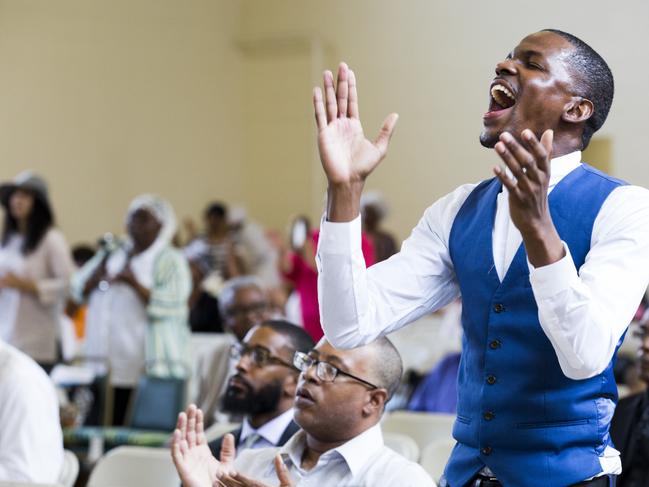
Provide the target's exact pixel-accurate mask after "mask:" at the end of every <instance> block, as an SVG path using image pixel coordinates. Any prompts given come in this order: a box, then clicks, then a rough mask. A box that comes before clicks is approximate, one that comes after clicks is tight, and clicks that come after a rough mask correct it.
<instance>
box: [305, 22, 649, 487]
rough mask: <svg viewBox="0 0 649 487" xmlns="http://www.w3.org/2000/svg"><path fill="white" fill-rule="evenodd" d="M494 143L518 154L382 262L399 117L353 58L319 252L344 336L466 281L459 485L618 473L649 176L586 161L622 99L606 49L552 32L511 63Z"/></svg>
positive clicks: (648, 265)
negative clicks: (617, 438) (617, 173)
mask: <svg viewBox="0 0 649 487" xmlns="http://www.w3.org/2000/svg"><path fill="white" fill-rule="evenodd" d="M495 72H496V76H495V78H494V80H493V82H492V83H491V85H490V87H489V94H490V97H489V108H488V111H487V113H485V115H484V117H483V130H482V133H481V134H480V142H481V144H482V145H483V146H484V147H487V148H493V149H495V152H496V154H497V155H498V157H499V158H500V159H501V160H502V162H503V163H504V166H505V168H504V169H503V168H500V167H494V169H493V172H494V176H495V177H494V178H492V179H489V180H486V181H483V182H481V183H479V184H466V185H463V186H460V187H459V188H458V189H456V190H455V191H453V192H452V193H450V194H448V195H447V196H445V197H443V198H441V199H440V200H438V201H437V202H435V203H434V204H433V205H432V206H431V207H429V208H428V209H427V210H426V211H425V213H424V216H423V217H422V219H421V220H420V222H419V224H418V225H417V226H416V227H415V229H414V230H413V232H412V234H411V236H410V237H409V238H408V239H407V240H406V241H405V242H404V244H403V246H402V249H401V252H400V253H398V254H396V255H394V256H393V257H391V258H390V259H388V260H387V261H385V262H382V263H380V264H377V265H375V266H372V267H370V268H369V269H367V270H366V269H365V267H364V266H363V265H362V256H361V252H360V243H359V242H360V233H361V221H360V217H359V205H360V199H361V193H362V190H363V186H364V183H365V180H366V178H367V177H368V176H369V175H370V174H371V172H372V171H373V170H374V169H375V168H376V166H377V165H378V164H379V162H380V161H381V160H382V159H383V158H384V156H385V154H386V151H387V148H388V143H389V140H390V137H391V136H392V133H393V131H394V127H395V124H396V121H397V115H396V114H392V115H390V116H388V117H387V118H386V120H385V121H384V123H383V126H382V128H381V130H380V133H379V136H378V137H377V139H376V140H375V141H370V140H368V139H367V138H366V137H365V135H364V133H363V129H362V126H361V123H360V120H359V108H358V96H357V87H356V76H355V74H354V72H353V71H352V70H350V69H349V68H348V67H347V65H345V64H341V65H340V67H339V69H338V76H337V80H336V81H334V76H333V74H332V73H331V72H328V71H327V72H325V74H324V94H323V92H322V90H320V88H316V89H315V90H314V95H313V103H314V109H315V118H316V123H317V128H318V149H319V152H320V158H321V161H322V165H323V168H324V171H325V174H326V176H327V179H328V202H327V208H326V214H325V217H324V218H323V221H322V224H321V234H320V245H319V249H318V253H317V256H316V262H317V265H318V269H319V282H318V286H319V300H320V306H321V319H322V325H323V328H324V331H325V335H326V337H327V339H328V340H329V341H330V342H331V343H332V344H333V345H334V346H336V347H340V348H349V347H356V346H359V345H362V344H365V343H369V342H371V341H372V340H374V339H376V337H378V336H381V335H384V334H387V333H390V332H392V331H394V330H397V329H398V328H400V327H402V326H404V325H406V324H407V323H409V322H411V321H413V320H415V319H417V318H419V317H420V316H422V315H424V314H427V313H430V312H432V311H434V310H436V309H438V308H440V307H442V306H444V305H445V304H447V303H449V302H450V301H451V300H453V299H456V298H457V297H459V296H461V297H462V300H463V303H464V308H463V316H462V324H463V330H464V343H463V345H464V346H463V353H462V359H461V364H460V372H459V378H458V380H459V383H458V396H459V398H458V413H457V420H456V422H455V426H454V429H453V435H454V438H455V439H456V440H457V444H456V446H455V448H454V450H453V452H452V454H451V457H450V460H449V462H448V464H447V466H446V470H445V478H444V479H443V481H442V483H443V484H445V485H450V486H451V487H464V486H483V487H484V486H500V485H504V486H526V487H547V486H552V487H562V486H570V485H577V484H578V485H587V486H589V487H593V486H608V485H611V484H612V483H614V481H615V479H614V476H615V475H616V474H618V473H619V472H620V470H621V466H620V459H619V453H618V452H617V450H615V448H614V445H613V443H612V442H611V439H610V436H609V426H610V420H611V416H612V413H613V410H614V408H615V403H616V401H617V391H616V386H615V380H614V377H613V366H612V364H613V361H614V357H615V353H616V352H617V348H618V346H619V343H620V341H621V338H622V337H623V334H624V332H625V330H626V328H627V325H628V323H629V322H630V321H631V318H632V317H633V315H634V313H635V310H636V309H637V306H638V303H639V302H640V298H641V296H642V294H643V293H644V291H645V289H646V288H647V284H648V282H649V225H647V222H648V221H649V192H647V191H646V190H645V189H643V188H639V187H636V186H630V185H627V184H626V183H624V182H623V181H620V180H618V179H615V178H612V177H610V176H608V175H606V174H603V173H602V172H600V171H598V170H596V169H594V168H592V167H590V166H588V165H586V164H583V163H582V162H581V151H582V150H583V149H585V148H586V146H587V145H588V143H589V141H590V138H591V136H592V135H593V133H594V132H596V131H597V130H598V129H599V128H600V127H601V126H602V124H603V123H604V121H605V119H606V117H607V115H608V112H609V108H610V106H611V103H612V100H613V76H612V74H611V71H610V69H609V68H608V66H607V64H606V62H605V61H604V60H603V59H602V58H601V56H600V55H599V54H597V53H596V52H595V51H594V50H593V49H592V48H590V47H589V46H588V45H587V44H585V43H584V42H583V41H581V40H580V39H578V38H576V37H575V36H573V35H571V34H568V33H565V32H561V31H557V30H544V31H541V32H537V33H534V34H531V35H529V36H527V37H525V38H524V39H523V40H522V41H521V42H520V43H519V44H518V45H517V46H516V47H515V49H514V50H513V51H511V52H510V53H509V54H508V55H507V56H506V58H505V59H504V60H503V61H501V62H499V63H498V64H497V65H496V69H495Z"/></svg>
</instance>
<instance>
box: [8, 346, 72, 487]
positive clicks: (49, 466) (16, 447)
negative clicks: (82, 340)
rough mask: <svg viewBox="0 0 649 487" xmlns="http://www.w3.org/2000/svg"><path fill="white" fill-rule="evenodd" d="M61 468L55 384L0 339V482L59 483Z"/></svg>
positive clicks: (59, 428)
mask: <svg viewBox="0 0 649 487" xmlns="http://www.w3.org/2000/svg"><path fill="white" fill-rule="evenodd" d="M62 468H63V437H62V434H61V423H60V420H59V404H58V400H57V397H56V392H55V390H54V384H53V383H52V381H51V380H50V378H49V377H48V376H47V374H46V373H45V372H44V371H43V369H41V367H40V366H39V365H37V364H36V362H34V361H33V360H32V359H31V358H30V357H28V356H27V355H25V354H24V353H22V352H21V351H19V350H18V349H16V348H14V347H12V346H10V345H7V344H6V343H4V342H3V341H2V340H0V480H4V481H14V482H36V483H42V484H55V483H57V482H58V479H59V475H60V473H61V469H62Z"/></svg>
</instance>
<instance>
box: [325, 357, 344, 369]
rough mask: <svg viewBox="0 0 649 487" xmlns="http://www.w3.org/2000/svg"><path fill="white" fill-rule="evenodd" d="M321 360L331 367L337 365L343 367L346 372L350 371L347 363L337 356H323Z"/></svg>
mask: <svg viewBox="0 0 649 487" xmlns="http://www.w3.org/2000/svg"><path fill="white" fill-rule="evenodd" d="M321 360H322V361H324V362H329V363H330V364H331V365H335V366H336V367H342V368H344V369H345V370H347V369H349V367H348V366H347V364H346V363H345V361H344V360H343V359H341V358H340V357H338V356H336V355H322V356H321Z"/></svg>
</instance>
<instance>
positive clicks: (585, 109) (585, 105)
mask: <svg viewBox="0 0 649 487" xmlns="http://www.w3.org/2000/svg"><path fill="white" fill-rule="evenodd" d="M594 110H595V106H594V105H593V102H592V101H590V100H588V99H587V98H582V97H581V96H573V97H572V98H571V99H570V101H569V102H568V103H567V104H566V106H565V107H564V109H563V115H562V117H561V119H562V120H563V121H564V122H568V123H580V122H585V121H586V120H588V119H589V118H590V117H592V116H593V112H594Z"/></svg>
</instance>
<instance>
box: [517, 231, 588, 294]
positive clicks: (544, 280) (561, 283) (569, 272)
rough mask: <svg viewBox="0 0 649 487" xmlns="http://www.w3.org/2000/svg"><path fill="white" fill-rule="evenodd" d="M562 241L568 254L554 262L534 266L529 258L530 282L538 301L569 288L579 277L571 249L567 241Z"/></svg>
mask: <svg viewBox="0 0 649 487" xmlns="http://www.w3.org/2000/svg"><path fill="white" fill-rule="evenodd" d="M562 243H563V248H564V249H565V251H566V255H565V256H564V257H563V258H562V259H560V260H558V261H557V262H555V263H554V264H550V265H545V266H543V267H534V266H533V265H532V264H531V263H530V261H529V260H528V261H527V265H528V267H529V269H530V283H531V284H532V289H533V290H534V296H535V297H536V301H537V302H539V301H541V300H543V299H548V298H551V297H553V296H556V295H557V294H559V293H561V292H563V291H565V290H567V289H569V288H570V287H571V283H572V282H573V281H574V279H576V278H578V277H579V276H578V274H577V269H576V268H575V263H574V262H573V260H572V256H571V255H570V249H569V248H568V246H567V245H566V243H565V242H562Z"/></svg>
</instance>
